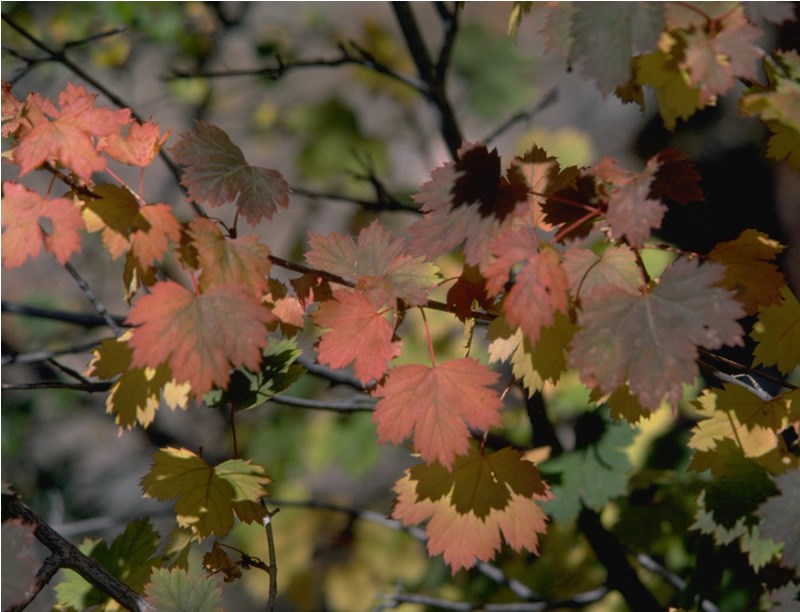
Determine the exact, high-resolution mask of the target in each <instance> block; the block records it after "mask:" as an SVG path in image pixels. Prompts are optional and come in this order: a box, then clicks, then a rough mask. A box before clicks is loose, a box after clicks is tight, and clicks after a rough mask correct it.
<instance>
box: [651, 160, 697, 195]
mask: <svg viewBox="0 0 800 612" xmlns="http://www.w3.org/2000/svg"><path fill="white" fill-rule="evenodd" d="M649 163H653V164H654V165H655V166H656V170H655V174H654V175H653V181H652V182H651V183H650V194H649V198H650V199H653V200H663V199H668V200H672V201H674V202H678V203H679V204H688V203H689V202H702V201H703V200H705V196H703V190H702V188H701V187H700V182H701V176H700V173H699V172H698V171H697V170H696V169H695V167H694V166H693V165H692V163H691V162H690V161H688V160H687V156H686V153H684V152H683V151H678V150H677V149H664V150H663V151H660V152H659V153H657V154H656V155H655V156H654V157H653V158H652V159H651V160H650V162H649Z"/></svg>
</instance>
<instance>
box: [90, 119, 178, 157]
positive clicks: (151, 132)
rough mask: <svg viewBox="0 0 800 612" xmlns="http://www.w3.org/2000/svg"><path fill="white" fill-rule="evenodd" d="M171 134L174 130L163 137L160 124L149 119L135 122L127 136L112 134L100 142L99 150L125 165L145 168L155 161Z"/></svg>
mask: <svg viewBox="0 0 800 612" xmlns="http://www.w3.org/2000/svg"><path fill="white" fill-rule="evenodd" d="M170 134H172V130H167V131H166V132H164V134H163V135H161V130H160V129H159V127H158V124H157V123H153V122H152V121H150V120H149V119H148V120H147V121H146V122H144V123H139V122H138V121H134V122H132V123H131V124H130V126H129V127H128V134H127V135H126V136H122V135H121V134H111V135H110V136H107V137H106V138H103V139H101V140H100V143H99V146H98V149H99V150H100V151H102V152H103V153H105V154H106V155H108V156H110V157H113V158H114V159H116V160H117V161H120V162H122V163H123V164H128V165H129V166H140V167H142V168H144V167H146V166H149V165H150V164H151V162H152V161H153V159H155V157H156V155H158V153H159V151H161V147H163V146H164V144H165V143H166V142H167V140H168V139H169V137H170Z"/></svg>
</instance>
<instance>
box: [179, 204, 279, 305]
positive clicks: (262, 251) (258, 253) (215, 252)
mask: <svg viewBox="0 0 800 612" xmlns="http://www.w3.org/2000/svg"><path fill="white" fill-rule="evenodd" d="M188 233H189V236H190V237H191V239H192V245H193V246H194V248H195V249H197V257H198V262H199V264H200V266H201V267H202V272H201V273H200V289H201V290H203V291H205V290H206V289H209V288H211V287H215V286H218V285H225V284H228V283H241V284H242V285H244V287H245V288H246V289H247V290H248V291H249V292H250V293H252V294H253V295H255V296H257V297H261V295H262V294H263V293H264V292H265V291H266V290H267V285H268V281H267V277H266V275H267V274H268V273H269V270H270V268H271V267H272V261H270V258H269V255H270V252H269V247H268V246H267V245H265V244H262V243H261V242H259V240H258V236H243V237H241V238H227V237H226V236H224V235H223V233H222V231H221V230H220V229H219V228H218V227H217V225H216V224H215V223H214V222H213V221H211V220H210V219H207V218H205V217H197V218H196V219H194V220H193V221H192V222H191V223H190V224H189V229H188Z"/></svg>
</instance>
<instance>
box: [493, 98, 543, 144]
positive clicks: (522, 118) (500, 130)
mask: <svg viewBox="0 0 800 612" xmlns="http://www.w3.org/2000/svg"><path fill="white" fill-rule="evenodd" d="M557 101H558V90H557V89H555V88H553V89H551V90H550V91H548V92H547V93H546V94H545V95H544V97H543V98H542V99H541V100H539V101H538V102H537V103H536V104H534V105H533V106H532V107H531V108H529V109H528V110H525V111H521V112H519V113H517V114H515V115H512V116H511V117H509V118H508V119H507V120H506V121H504V122H503V123H501V124H500V125H499V126H497V127H496V128H495V129H494V130H493V131H492V132H490V133H489V134H487V135H486V136H485V137H484V138H483V142H484V143H486V144H489V143H491V142H492V141H494V140H497V139H498V138H500V136H502V135H503V134H505V133H506V132H507V131H508V130H510V129H511V128H512V127H514V126H515V125H516V124H517V123H527V122H529V121H532V120H533V118H534V117H535V116H536V115H538V114H539V113H541V112H542V111H543V110H545V109H546V108H547V107H549V106H550V105H551V104H554V103H555V102H557Z"/></svg>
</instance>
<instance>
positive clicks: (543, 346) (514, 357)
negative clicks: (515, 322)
mask: <svg viewBox="0 0 800 612" xmlns="http://www.w3.org/2000/svg"><path fill="white" fill-rule="evenodd" d="M576 331H577V329H576V327H575V325H574V324H573V323H572V322H571V321H570V319H569V316H568V315H566V314H564V313H561V312H556V313H555V317H554V321H553V324H552V325H550V326H547V327H543V328H542V329H541V333H540V334H539V339H538V340H537V341H536V343H535V344H532V343H531V342H530V340H528V339H527V338H526V337H525V336H524V334H523V332H522V330H521V329H519V328H517V329H516V330H512V329H511V327H510V326H509V325H508V322H507V321H506V320H505V318H504V317H497V318H496V319H495V320H494V321H492V322H491V324H490V325H489V330H488V333H487V338H488V340H489V341H490V343H489V361H490V362H492V363H494V362H497V361H508V360H510V361H511V372H512V374H513V375H514V378H516V379H517V380H519V381H521V382H522V384H523V386H524V387H525V388H526V389H527V390H528V396H529V397H530V396H532V395H533V394H534V392H536V391H538V390H540V389H542V388H543V386H544V383H545V381H550V382H553V383H555V382H558V380H559V379H560V378H561V374H562V373H563V372H564V371H565V370H566V369H567V356H566V350H565V349H566V347H567V346H569V343H570V341H571V340H572V336H573V335H574V334H575V332H576Z"/></svg>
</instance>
